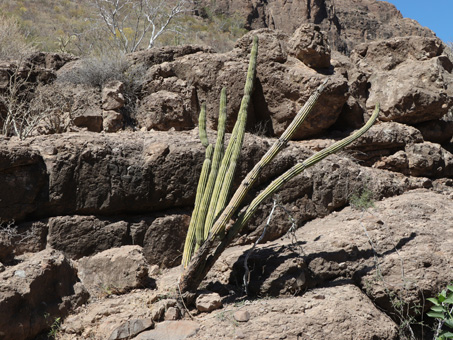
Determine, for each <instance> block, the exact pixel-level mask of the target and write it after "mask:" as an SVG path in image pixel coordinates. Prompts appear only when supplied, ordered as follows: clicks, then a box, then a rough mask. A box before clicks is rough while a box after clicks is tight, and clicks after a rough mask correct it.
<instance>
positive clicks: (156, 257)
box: [143, 215, 190, 268]
mask: <svg viewBox="0 0 453 340" xmlns="http://www.w3.org/2000/svg"><path fill="white" fill-rule="evenodd" d="M189 222H190V216H189V215H169V216H165V217H158V218H156V219H155V220H154V221H153V222H152V223H151V225H150V226H149V227H148V230H147V231H146V234H145V238H144V240H143V253H144V255H145V258H146V259H147V261H148V262H149V264H151V265H153V264H157V265H159V266H160V267H161V268H167V267H174V266H177V265H179V264H180V263H181V254H182V252H183V248H184V241H185V239H186V233H187V229H188V228H189Z"/></svg>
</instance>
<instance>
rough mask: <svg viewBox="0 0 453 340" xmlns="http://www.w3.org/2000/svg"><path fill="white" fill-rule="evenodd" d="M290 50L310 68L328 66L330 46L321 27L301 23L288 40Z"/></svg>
mask: <svg viewBox="0 0 453 340" xmlns="http://www.w3.org/2000/svg"><path fill="white" fill-rule="evenodd" d="M289 46H290V52H291V54H293V55H294V56H295V57H296V58H297V59H299V60H300V61H302V62H303V63H304V64H305V65H307V66H309V67H311V68H329V67H330V46H329V44H328V42H327V41H326V37H324V34H323V33H322V32H321V28H320V27H319V26H316V25H310V24H303V25H302V26H300V27H299V28H298V29H297V30H296V32H295V33H294V35H293V36H292V37H291V40H290V41H289Z"/></svg>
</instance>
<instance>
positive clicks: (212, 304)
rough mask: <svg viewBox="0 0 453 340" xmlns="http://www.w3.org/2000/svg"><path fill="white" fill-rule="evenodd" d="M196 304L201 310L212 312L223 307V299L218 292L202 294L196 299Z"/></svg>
mask: <svg viewBox="0 0 453 340" xmlns="http://www.w3.org/2000/svg"><path fill="white" fill-rule="evenodd" d="M195 306H196V307H197V309H198V311H200V312H208V313H209V312H212V311H213V310H216V309H219V308H220V307H222V299H221V298H220V295H219V294H217V293H210V294H200V295H199V296H198V297H197V300H196V301H195Z"/></svg>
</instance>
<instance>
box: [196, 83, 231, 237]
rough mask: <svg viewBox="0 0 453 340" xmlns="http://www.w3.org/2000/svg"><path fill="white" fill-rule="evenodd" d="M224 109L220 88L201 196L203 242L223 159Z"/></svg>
mask: <svg viewBox="0 0 453 340" xmlns="http://www.w3.org/2000/svg"><path fill="white" fill-rule="evenodd" d="M226 108H227V98H226V88H225V87H224V88H222V91H221V92H220V107H219V119H218V122H217V140H216V144H215V149H214V156H213V157H212V165H211V172H210V173H209V179H208V183H207V185H206V190H205V192H204V194H203V199H202V201H201V206H200V215H199V216H200V219H199V222H197V223H199V224H200V226H202V228H203V229H204V232H203V234H204V236H203V237H204V238H203V239H204V240H205V239H206V238H207V237H208V234H209V229H207V228H205V221H206V216H207V214H208V208H209V203H210V201H211V198H212V192H213V190H214V185H215V181H216V179H217V173H218V171H219V167H220V162H221V160H222V157H223V151H224V146H223V143H224V139H225V125H226V116H227V114H226Z"/></svg>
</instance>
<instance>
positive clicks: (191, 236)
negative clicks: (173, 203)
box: [182, 103, 213, 268]
mask: <svg viewBox="0 0 453 340" xmlns="http://www.w3.org/2000/svg"><path fill="white" fill-rule="evenodd" d="M198 130H199V135H200V140H201V141H202V144H203V145H204V146H207V149H206V153H205V160H204V162H203V166H202V168H201V174H200V179H199V180H198V186H197V194H196V196H195V205H194V209H193V212H192V217H191V219H190V224H189V229H188V230H187V236H186V241H185V244H184V252H183V259H182V264H183V266H184V268H185V267H187V265H188V264H189V262H190V259H191V258H192V255H193V252H194V247H195V245H196V236H197V235H196V230H197V219H198V215H199V211H200V204H201V201H202V198H203V194H204V191H205V188H206V182H207V178H208V174H209V170H210V167H211V157H212V151H213V147H212V145H210V144H209V142H208V138H207V134H206V105H205V104H204V103H203V104H202V105H201V111H200V116H199V119H198ZM203 140H204V143H203ZM205 144H206V145H205Z"/></svg>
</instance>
